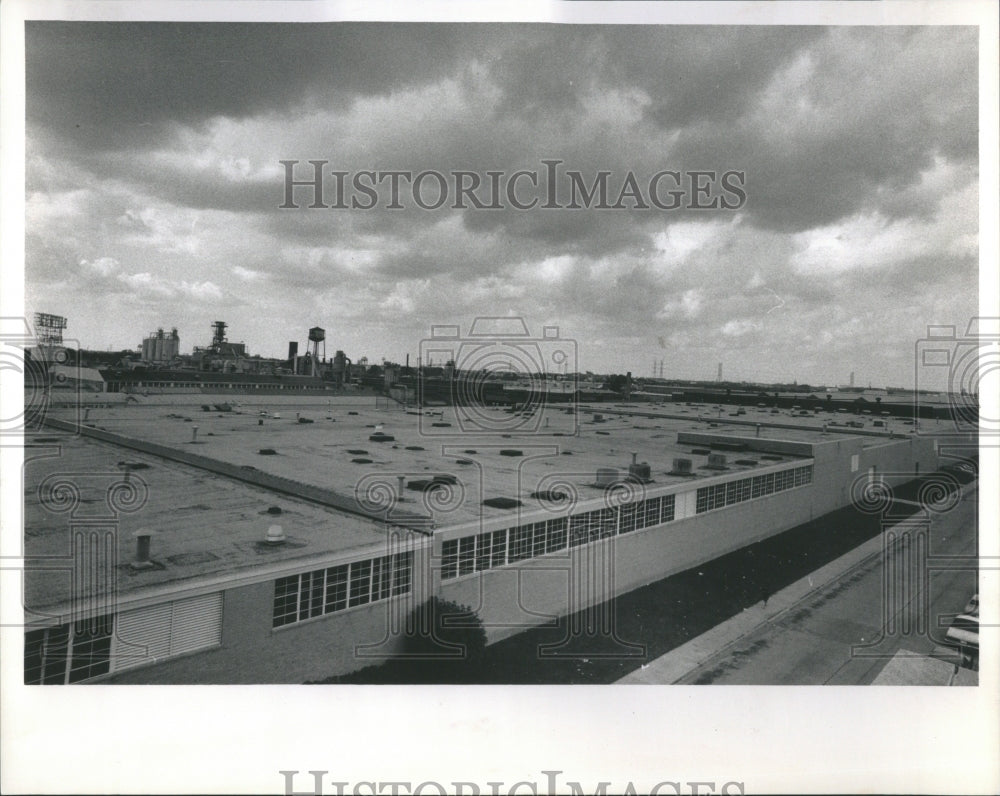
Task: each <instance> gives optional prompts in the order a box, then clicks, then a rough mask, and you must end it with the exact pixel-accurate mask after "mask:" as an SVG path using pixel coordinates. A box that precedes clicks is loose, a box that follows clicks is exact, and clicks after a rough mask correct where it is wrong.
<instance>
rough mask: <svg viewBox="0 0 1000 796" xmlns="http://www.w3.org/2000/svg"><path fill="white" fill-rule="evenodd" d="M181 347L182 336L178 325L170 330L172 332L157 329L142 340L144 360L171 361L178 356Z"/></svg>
mask: <svg viewBox="0 0 1000 796" xmlns="http://www.w3.org/2000/svg"><path fill="white" fill-rule="evenodd" d="M180 349H181V338H180V335H179V334H177V329H176V327H175V328H173V329H171V330H170V334H165V333H164V331H163V329H157V330H156V332H151V333H150V334H149V336H148V337H146V338H145V339H143V341H142V361H143V362H170V361H172V360H174V359H176V358H177V357H178V355H179V354H180Z"/></svg>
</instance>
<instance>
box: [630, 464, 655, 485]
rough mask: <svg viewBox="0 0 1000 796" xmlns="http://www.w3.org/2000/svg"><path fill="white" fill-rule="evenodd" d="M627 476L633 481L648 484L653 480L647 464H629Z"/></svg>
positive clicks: (650, 469)
mask: <svg viewBox="0 0 1000 796" xmlns="http://www.w3.org/2000/svg"><path fill="white" fill-rule="evenodd" d="M628 476H629V478H631V479H632V480H634V481H640V482H642V483H644V484H648V483H649V482H650V481H652V480H653V471H652V468H651V467H650V466H649V463H648V462H642V463H637V464H630V465H629V466H628Z"/></svg>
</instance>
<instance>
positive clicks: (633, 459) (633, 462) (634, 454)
mask: <svg viewBox="0 0 1000 796" xmlns="http://www.w3.org/2000/svg"><path fill="white" fill-rule="evenodd" d="M638 455H639V454H638V453H637V452H636V451H632V464H635V463H636V457H637V456H638Z"/></svg>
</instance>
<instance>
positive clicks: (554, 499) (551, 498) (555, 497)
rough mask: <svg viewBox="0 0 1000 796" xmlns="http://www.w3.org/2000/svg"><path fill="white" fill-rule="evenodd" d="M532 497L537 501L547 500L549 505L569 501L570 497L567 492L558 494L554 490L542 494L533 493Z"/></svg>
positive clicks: (543, 491) (541, 492) (544, 491)
mask: <svg viewBox="0 0 1000 796" xmlns="http://www.w3.org/2000/svg"><path fill="white" fill-rule="evenodd" d="M531 496H532V497H533V498H534V499H535V500H545V501H548V502H549V503H560V502H562V501H563V500H569V495H568V494H566V493H565V492H558V491H552V490H542V491H540V492H532V493H531Z"/></svg>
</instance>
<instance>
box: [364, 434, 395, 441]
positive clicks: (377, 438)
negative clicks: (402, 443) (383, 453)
mask: <svg viewBox="0 0 1000 796" xmlns="http://www.w3.org/2000/svg"><path fill="white" fill-rule="evenodd" d="M395 439H396V438H395V437H394V436H392V434H386V433H384V432H382V431H376V432H375V433H374V434H372V435H370V436H369V437H368V441H369V442H394V441H395Z"/></svg>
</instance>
